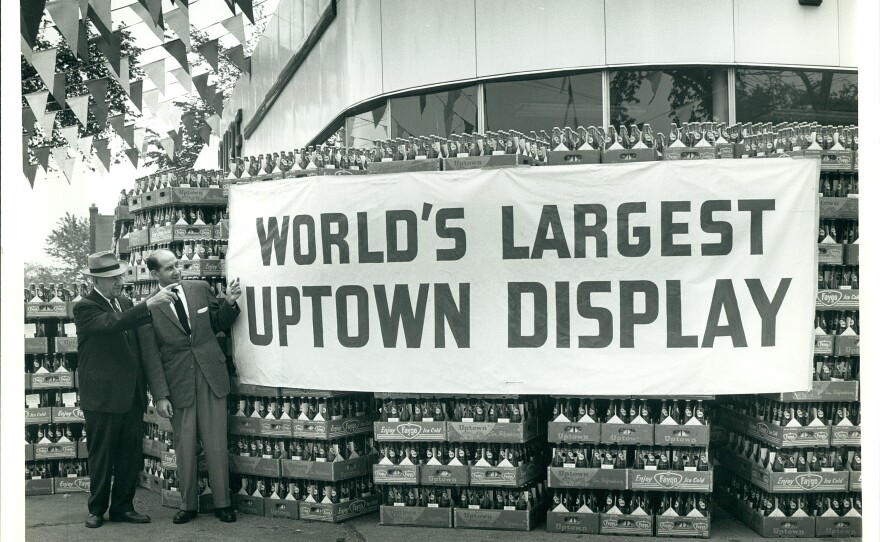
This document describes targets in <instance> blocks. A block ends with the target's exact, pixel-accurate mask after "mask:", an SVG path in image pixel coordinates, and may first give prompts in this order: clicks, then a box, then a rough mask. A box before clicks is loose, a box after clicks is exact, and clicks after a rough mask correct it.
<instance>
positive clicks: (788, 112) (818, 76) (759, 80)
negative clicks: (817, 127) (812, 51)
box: [736, 68, 859, 125]
mask: <svg viewBox="0 0 880 542" xmlns="http://www.w3.org/2000/svg"><path fill="white" fill-rule="evenodd" d="M858 102H859V86H858V74H857V73H855V72H830V71H807V70H770V69H763V68H754V69H753V68H749V69H737V70H736V120H737V121H738V122H818V123H820V124H846V125H849V124H858Z"/></svg>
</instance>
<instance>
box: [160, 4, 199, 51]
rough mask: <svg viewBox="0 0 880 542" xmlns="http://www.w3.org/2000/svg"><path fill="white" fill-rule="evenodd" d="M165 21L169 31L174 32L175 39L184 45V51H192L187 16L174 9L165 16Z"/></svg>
mask: <svg viewBox="0 0 880 542" xmlns="http://www.w3.org/2000/svg"><path fill="white" fill-rule="evenodd" d="M165 20H166V21H168V26H170V27H171V30H174V33H175V34H177V37H179V38H180V39H181V41H183V44H184V45H186V49H187V50H190V49H192V43H191V42H190V39H189V14H188V13H187V12H186V11H184V10H182V9H175V10H174V11H169V12H168V13H166V14H165Z"/></svg>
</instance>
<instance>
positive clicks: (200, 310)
mask: <svg viewBox="0 0 880 542" xmlns="http://www.w3.org/2000/svg"><path fill="white" fill-rule="evenodd" d="M196 312H197V313H199V314H202V313H205V312H208V307H202V308H201V309H199V310H197V311H196Z"/></svg>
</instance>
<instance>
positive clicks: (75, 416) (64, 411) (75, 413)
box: [52, 407, 86, 423]
mask: <svg viewBox="0 0 880 542" xmlns="http://www.w3.org/2000/svg"><path fill="white" fill-rule="evenodd" d="M52 421H53V422H54V423H85V421H86V416H85V414H83V411H82V409H81V408H79V407H52Z"/></svg>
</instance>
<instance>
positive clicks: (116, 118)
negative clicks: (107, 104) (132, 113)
mask: <svg viewBox="0 0 880 542" xmlns="http://www.w3.org/2000/svg"><path fill="white" fill-rule="evenodd" d="M107 122H109V123H110V127H111V128H113V131H114V132H116V133H117V134H118V135H119V137H122V130H123V126H125V114H123V113H120V114H118V115H113V116H112V117H110V118H108V119H107Z"/></svg>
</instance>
